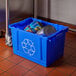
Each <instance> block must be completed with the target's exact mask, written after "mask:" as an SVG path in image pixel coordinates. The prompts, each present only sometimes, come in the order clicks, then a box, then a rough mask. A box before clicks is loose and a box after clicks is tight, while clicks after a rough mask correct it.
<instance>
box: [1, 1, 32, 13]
mask: <svg viewBox="0 0 76 76" xmlns="http://www.w3.org/2000/svg"><path fill="white" fill-rule="evenodd" d="M9 4H10V10H13V11H15V10H18V11H20V12H27V13H32V10H33V0H9ZM0 9H5V0H0Z"/></svg>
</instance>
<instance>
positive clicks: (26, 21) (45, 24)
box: [9, 18, 67, 32]
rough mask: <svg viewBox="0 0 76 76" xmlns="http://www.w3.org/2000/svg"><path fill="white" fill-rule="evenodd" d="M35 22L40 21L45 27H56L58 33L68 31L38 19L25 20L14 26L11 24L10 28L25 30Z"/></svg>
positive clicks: (64, 27)
mask: <svg viewBox="0 0 76 76" xmlns="http://www.w3.org/2000/svg"><path fill="white" fill-rule="evenodd" d="M33 21H38V22H40V23H42V24H43V26H47V25H52V26H53V27H55V29H56V31H57V32H59V31H61V30H65V29H67V27H66V26H63V25H58V24H54V23H50V22H47V21H43V20H40V19H36V18H27V19H24V20H22V21H20V22H16V23H14V24H11V25H10V26H9V27H10V28H12V27H14V28H18V29H20V30H24V28H25V27H26V26H27V25H29V24H30V23H31V22H33Z"/></svg>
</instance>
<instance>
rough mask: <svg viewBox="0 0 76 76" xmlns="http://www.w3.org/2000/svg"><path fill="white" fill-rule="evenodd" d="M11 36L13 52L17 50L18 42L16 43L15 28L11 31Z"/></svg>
mask: <svg viewBox="0 0 76 76" xmlns="http://www.w3.org/2000/svg"><path fill="white" fill-rule="evenodd" d="M11 34H12V44H13V51H15V50H17V49H18V45H17V44H18V42H17V30H16V29H15V28H12V29H11Z"/></svg>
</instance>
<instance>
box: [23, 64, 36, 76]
mask: <svg viewBox="0 0 76 76" xmlns="http://www.w3.org/2000/svg"><path fill="white" fill-rule="evenodd" d="M36 66H37V65H36ZM36 66H34V67H33V68H35V67H36ZM22 67H23V66H22ZM33 68H31V69H29V70H28V72H29V71H31V70H32V69H33ZM28 72H27V73H28ZM24 75H25V73H24ZM24 75H23V76H24Z"/></svg>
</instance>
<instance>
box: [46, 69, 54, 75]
mask: <svg viewBox="0 0 76 76" xmlns="http://www.w3.org/2000/svg"><path fill="white" fill-rule="evenodd" d="M55 69H56V68H54V69H52V70H51V71H49V72H48V74H49V73H50V72H52V71H54V70H55ZM48 74H47V75H46V76H48Z"/></svg>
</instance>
